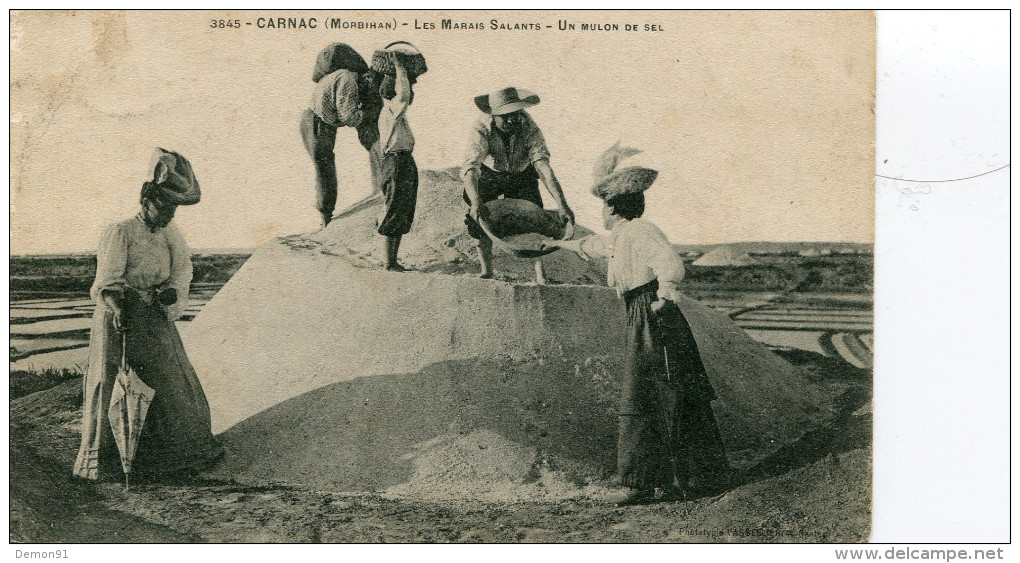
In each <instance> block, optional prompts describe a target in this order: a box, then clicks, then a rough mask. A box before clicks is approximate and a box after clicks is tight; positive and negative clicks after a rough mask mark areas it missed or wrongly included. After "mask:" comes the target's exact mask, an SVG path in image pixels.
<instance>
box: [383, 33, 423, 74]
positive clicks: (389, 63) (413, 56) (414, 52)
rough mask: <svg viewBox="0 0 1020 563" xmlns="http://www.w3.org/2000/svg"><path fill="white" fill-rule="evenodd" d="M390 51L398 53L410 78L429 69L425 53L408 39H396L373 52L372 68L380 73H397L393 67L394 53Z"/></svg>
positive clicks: (397, 55)
mask: <svg viewBox="0 0 1020 563" xmlns="http://www.w3.org/2000/svg"><path fill="white" fill-rule="evenodd" d="M390 53H396V55H395V56H396V57H397V58H399V59H400V62H401V64H403V65H404V70H406V71H407V76H408V77H409V78H417V77H419V76H421V75H423V74H425V73H426V72H428V70H429V67H428V65H426V64H425V55H423V54H421V51H419V50H418V48H417V47H415V46H414V45H412V44H410V43H408V42H407V41H394V42H393V43H390V44H389V45H387V46H386V47H385V48H383V49H378V50H376V52H375V53H373V54H372V70H374V71H376V72H378V73H379V74H388V75H394V74H396V73H397V70H396V69H395V68H393V60H392V59H391V57H392V56H394V55H391V54H390Z"/></svg>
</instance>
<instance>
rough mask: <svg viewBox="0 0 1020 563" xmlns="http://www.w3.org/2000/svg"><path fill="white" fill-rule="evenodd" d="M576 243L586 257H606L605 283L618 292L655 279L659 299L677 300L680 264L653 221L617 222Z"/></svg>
mask: <svg viewBox="0 0 1020 563" xmlns="http://www.w3.org/2000/svg"><path fill="white" fill-rule="evenodd" d="M580 246H581V251H582V253H583V254H585V255H587V256H594V257H598V258H607V259H608V260H609V269H608V272H607V276H606V277H607V282H608V283H609V285H610V286H612V287H615V288H616V291H617V293H619V294H620V295H623V293H624V292H625V291H630V290H631V289H634V288H635V287H640V286H642V285H644V284H646V283H648V282H650V281H652V280H654V279H657V280H659V291H658V295H659V298H660V299H669V300H670V301H674V302H675V301H678V300H679V296H680V294H681V292H680V282H681V281H682V280H683V279H684V263H683V260H681V259H680V255H679V254H677V253H676V250H674V249H673V245H671V244H670V243H669V239H668V238H666V235H665V233H663V232H662V231H661V230H659V228H658V227H656V226H655V224H654V223H652V222H650V221H647V220H645V219H641V218H640V217H639V218H637V219H632V220H630V221H627V220H623V221H619V222H618V223H617V224H616V225H615V226H614V227H613V230H612V231H611V232H610V233H609V234H608V235H590V236H587V237H585V238H583V239H581V241H580Z"/></svg>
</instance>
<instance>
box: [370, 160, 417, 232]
mask: <svg viewBox="0 0 1020 563" xmlns="http://www.w3.org/2000/svg"><path fill="white" fill-rule="evenodd" d="M378 145H379V144H378V143H376V147H374V148H373V153H374V154H373V158H375V159H377V160H378V182H379V183H378V186H379V189H380V190H382V193H383V197H384V198H385V203H386V211H385V213H384V214H383V217H382V219H381V220H380V221H379V234H380V235H385V236H399V235H404V234H407V232H408V231H410V230H411V224H412V223H414V209H415V207H416V205H417V203H418V166H417V165H416V164H415V162H414V156H412V155H411V153H410V152H406V151H405V152H398V153H385V154H383V153H380V151H379V149H378Z"/></svg>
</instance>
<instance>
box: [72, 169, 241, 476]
mask: <svg viewBox="0 0 1020 563" xmlns="http://www.w3.org/2000/svg"><path fill="white" fill-rule="evenodd" d="M152 168H153V173H152V179H151V180H150V181H147V182H145V183H143V185H142V192H141V198H140V202H141V210H140V211H139V212H138V214H137V215H135V216H134V217H132V218H130V219H127V220H125V221H121V222H120V223H116V224H114V225H110V226H109V227H107V228H106V230H105V231H104V232H103V235H102V237H101V239H100V242H99V248H98V250H97V253H96V261H97V264H96V280H95V283H94V284H93V286H92V298H93V299H94V300H95V301H96V312H95V315H94V316H93V322H92V333H91V338H90V341H89V367H88V370H87V373H86V375H85V381H84V407H83V411H84V412H83V420H82V439H81V446H80V448H79V450H78V457H77V459H76V460H75V463H74V474H75V475H77V476H79V477H83V478H86V479H103V480H120V479H121V478H123V475H124V469H123V468H122V464H121V461H122V460H121V455H120V453H119V452H118V444H117V442H118V441H121V440H123V439H124V438H125V437H123V436H118V435H115V432H114V430H113V428H111V424H110V415H109V412H108V411H109V407H110V401H111V393H112V391H113V387H114V381H115V378H116V376H117V373H118V369H119V368H121V367H122V366H121V363H122V357H123V362H124V363H125V364H126V366H124V367H126V368H129V369H130V370H133V371H134V372H135V373H136V374H137V375H138V377H139V378H141V380H142V381H143V382H144V383H145V384H146V385H148V386H149V387H151V388H152V389H153V390H154V391H155V396H154V398H153V399H152V402H151V405H149V408H148V414H147V416H146V417H145V420H144V424H143V427H142V430H141V435H140V436H135V437H133V438H135V439H137V451H136V453H135V456H134V462H133V464H131V465H128V466H129V467H133V473H134V474H143V475H149V476H150V477H153V476H158V475H167V474H173V473H181V472H190V471H194V470H196V469H198V468H200V467H202V466H203V465H205V464H207V463H208V462H210V461H212V460H214V459H215V458H216V457H217V456H218V455H219V454H220V453H221V452H222V450H221V449H220V447H219V445H218V444H217V443H216V441H215V439H214V438H213V435H212V431H211V426H210V415H209V404H208V402H207V401H206V398H205V393H204V392H203V391H202V385H201V384H200V383H199V381H198V377H197V375H196V374H195V370H194V368H193V367H192V366H191V363H190V362H189V361H188V357H187V355H186V354H185V352H184V347H183V345H182V344H181V338H180V335H179V334H178V333H177V328H176V327H175V326H174V320H176V319H177V318H178V317H180V315H181V313H182V312H183V311H184V309H185V308H186V307H187V302H188V288H189V285H190V283H191V276H192V266H191V257H190V253H189V250H188V247H187V245H186V244H185V242H184V238H183V237H182V236H181V233H180V231H179V230H178V229H177V227H176V226H175V225H172V224H171V220H172V219H173V217H174V214H175V212H176V210H177V206H178V205H192V204H195V203H198V201H199V199H200V197H201V192H200V190H199V185H198V181H197V180H196V179H195V175H194V173H193V172H192V169H191V164H190V163H189V162H188V160H187V159H185V158H184V157H183V156H181V155H179V154H177V153H175V152H172V151H167V150H164V149H157V150H156V153H155V155H154V157H153V167H152ZM135 430H136V431H137V429H135ZM128 463H130V460H129V462H128ZM125 465H127V464H125Z"/></svg>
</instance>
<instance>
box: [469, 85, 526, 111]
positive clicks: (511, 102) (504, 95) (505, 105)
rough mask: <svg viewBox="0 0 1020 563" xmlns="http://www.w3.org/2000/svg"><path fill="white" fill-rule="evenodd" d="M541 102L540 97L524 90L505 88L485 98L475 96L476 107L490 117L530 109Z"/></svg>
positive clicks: (486, 95)
mask: <svg viewBox="0 0 1020 563" xmlns="http://www.w3.org/2000/svg"><path fill="white" fill-rule="evenodd" d="M539 101H541V100H539V99H538V95H537V94H535V93H534V92H532V91H531V90H525V89H524V88H514V87H513V86H511V87H509V88H503V89H502V90H496V91H495V92H493V93H491V94H485V95H484V96H475V105H476V106H478V109H480V110H482V111H484V112H485V113H487V114H489V115H506V114H508V113H513V112H515V111H517V110H521V109H524V108H529V107H531V106H533V105H536V104H538V102H539Z"/></svg>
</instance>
